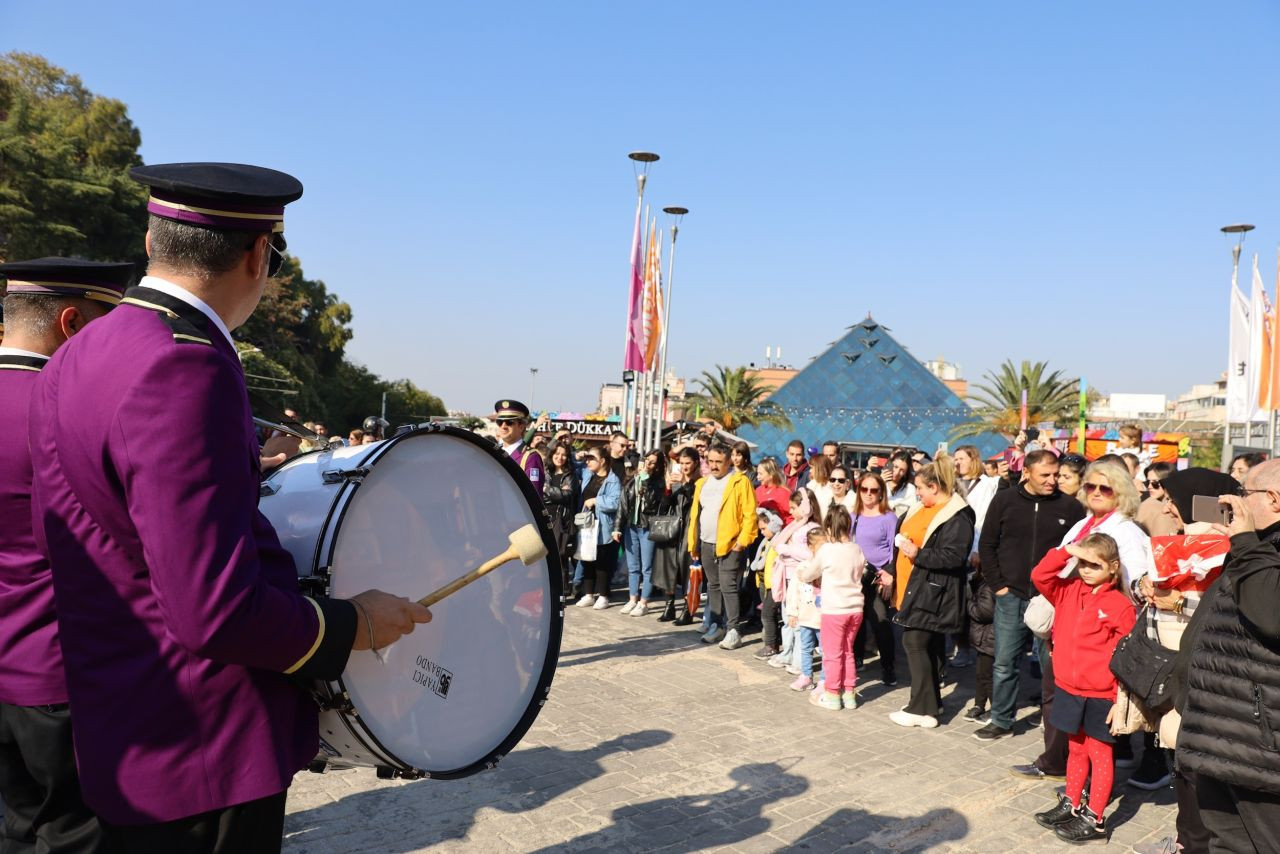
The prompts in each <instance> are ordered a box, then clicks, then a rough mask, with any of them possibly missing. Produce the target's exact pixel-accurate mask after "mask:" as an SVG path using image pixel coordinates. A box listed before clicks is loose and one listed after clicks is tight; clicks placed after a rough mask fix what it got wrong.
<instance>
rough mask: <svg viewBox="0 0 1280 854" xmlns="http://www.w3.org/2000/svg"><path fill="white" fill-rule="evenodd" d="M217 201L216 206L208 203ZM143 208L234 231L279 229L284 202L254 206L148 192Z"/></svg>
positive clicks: (281, 224)
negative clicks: (148, 195)
mask: <svg viewBox="0 0 1280 854" xmlns="http://www.w3.org/2000/svg"><path fill="white" fill-rule="evenodd" d="M212 205H217V207H212ZM147 212H148V213H151V214H155V215H156V216H158V217H161V218H162V219H169V220H173V221H174V222H185V223H188V224H189V225H199V226H204V227H206V228H224V229H234V230H236V231H263V232H267V231H283V230H284V229H283V225H284V206H283V205H277V206H274V207H255V206H251V205H236V204H229V203H227V202H215V201H208V200H202V199H194V198H184V199H181V200H179V199H173V198H165V197H163V196H162V195H160V194H159V193H154V192H153V193H152V194H151V198H150V200H148V202H147Z"/></svg>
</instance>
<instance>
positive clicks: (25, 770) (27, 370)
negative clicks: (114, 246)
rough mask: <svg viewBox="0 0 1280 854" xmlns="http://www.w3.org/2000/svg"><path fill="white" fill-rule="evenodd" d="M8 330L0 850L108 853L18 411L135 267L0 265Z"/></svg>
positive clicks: (2, 374)
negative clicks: (89, 790) (81, 763)
mask: <svg viewBox="0 0 1280 854" xmlns="http://www.w3.org/2000/svg"><path fill="white" fill-rule="evenodd" d="M0 275H4V276H6V277H8V280H9V281H8V295H7V296H6V297H5V307H6V308H7V309H8V317H9V327H8V329H9V338H8V340H7V341H6V342H5V345H4V346H0V437H3V439H0V519H3V520H4V521H3V524H0V800H3V801H4V809H5V825H4V829H3V831H0V850H3V851H11V850H15V851H58V852H73V851H75V852H99V851H107V850H109V848H108V847H107V842H106V840H105V838H104V836H103V833H102V828H101V826H100V825H99V824H98V819H97V817H96V816H95V815H94V814H93V811H92V810H90V809H89V807H87V806H85V803H84V798H83V797H81V794H80V781H79V779H78V778H77V776H76V762H75V754H74V752H73V750H72V746H71V715H70V712H69V711H68V709H67V678H66V675H65V674H64V673H63V669H62V650H61V649H60V648H59V646H58V623H57V618H56V615H55V613H54V603H53V578H52V576H51V575H50V573H49V564H48V562H47V561H46V560H45V557H44V555H43V554H42V553H41V552H40V549H39V547H38V546H37V544H36V539H35V533H34V531H33V530H32V524H31V453H30V451H28V449H27V435H28V426H29V425H28V421H27V412H28V410H29V408H30V407H29V402H30V399H31V390H32V389H33V388H34V387H35V382H36V376H37V375H38V374H39V373H40V370H41V369H42V368H43V367H44V366H45V363H46V362H48V361H49V357H50V356H51V355H53V352H54V351H55V350H57V349H58V348H59V347H60V346H61V345H62V343H63V342H64V341H66V340H67V339H68V338H70V337H71V336H72V335H74V334H76V333H77V332H79V331H80V330H81V329H83V328H84V327H85V324H87V323H89V322H90V321H92V320H95V319H96V318H99V317H101V316H103V315H104V314H106V313H107V312H108V311H110V310H111V308H112V307H113V306H114V305H116V304H117V303H119V302H120V297H121V296H123V295H124V289H125V288H126V287H127V286H128V285H129V283H130V282H132V281H133V278H134V269H133V265H132V264H99V263H95V262H92V261H73V260H70V259H66V258H40V259H39V260H35V261H21V262H17V263H12V264H0Z"/></svg>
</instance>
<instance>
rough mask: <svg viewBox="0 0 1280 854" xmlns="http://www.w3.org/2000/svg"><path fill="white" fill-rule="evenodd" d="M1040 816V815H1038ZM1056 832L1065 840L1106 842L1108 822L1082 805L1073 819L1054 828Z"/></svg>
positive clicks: (1075, 842) (1076, 842)
mask: <svg viewBox="0 0 1280 854" xmlns="http://www.w3.org/2000/svg"><path fill="white" fill-rule="evenodd" d="M1037 818H1039V816H1037ZM1054 833H1056V834H1058V838H1059V839H1061V840H1062V841H1063V842H1070V843H1073V844H1075V845H1079V844H1081V843H1084V842H1106V841H1107V823H1106V821H1105V820H1103V819H1102V818H1101V817H1100V816H1098V815H1096V814H1095V813H1094V811H1093V810H1091V809H1089V808H1088V807H1087V806H1083V805H1082V806H1081V807H1080V812H1079V813H1078V814H1076V815H1075V816H1074V817H1073V818H1072V820H1071V821H1068V822H1064V823H1062V824H1060V825H1058V826H1057V827H1056V828H1054Z"/></svg>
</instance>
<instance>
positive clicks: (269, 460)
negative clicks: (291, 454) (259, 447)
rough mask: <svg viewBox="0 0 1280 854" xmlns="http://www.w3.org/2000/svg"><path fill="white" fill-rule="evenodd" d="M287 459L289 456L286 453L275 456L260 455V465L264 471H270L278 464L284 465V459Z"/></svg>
mask: <svg viewBox="0 0 1280 854" xmlns="http://www.w3.org/2000/svg"><path fill="white" fill-rule="evenodd" d="M287 459H289V458H288V457H287V456H285V455H284V454H276V455H275V456H274V457H258V467H259V468H260V469H261V470H262V471H264V472H269V471H271V470H272V469H273V468H275V467H276V466H279V465H284V461H285V460H287Z"/></svg>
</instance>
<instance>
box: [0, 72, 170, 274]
mask: <svg viewBox="0 0 1280 854" xmlns="http://www.w3.org/2000/svg"><path fill="white" fill-rule="evenodd" d="M141 144H142V135H141V134H140V133H139V132H138V129H137V128H136V127H134V125H133V122H132V121H131V120H130V119H129V113H128V110H127V108H126V107H125V105H124V104H123V103H121V102H120V101H117V100H115V99H114V98H104V97H102V96H101V95H95V94H94V93H92V92H90V91H89V90H88V89H86V88H85V86H84V84H83V83H82V82H81V81H80V78H79V77H77V76H76V75H74V74H68V73H67V72H66V71H64V70H62V69H61V68H58V67H57V66H54V65H51V64H50V63H49V62H48V61H47V60H45V59H43V58H42V57H39V56H34V55H32V54H27V53H16V52H15V53H7V54H4V55H0V259H4V260H17V259H22V258H38V257H42V256H45V255H76V256H80V257H85V258H90V259H94V260H102V261H140V260H142V259H143V257H144V253H143V240H142V238H143V235H144V234H145V233H146V230H147V219H146V199H147V191H146V188H145V187H143V186H141V185H140V184H137V183H135V182H134V181H133V180H132V179H130V178H129V169H130V167H133V166H137V165H140V164H141V163H142V158H141V157H140V156H139V154H138V147H139V146H140V145H141Z"/></svg>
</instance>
